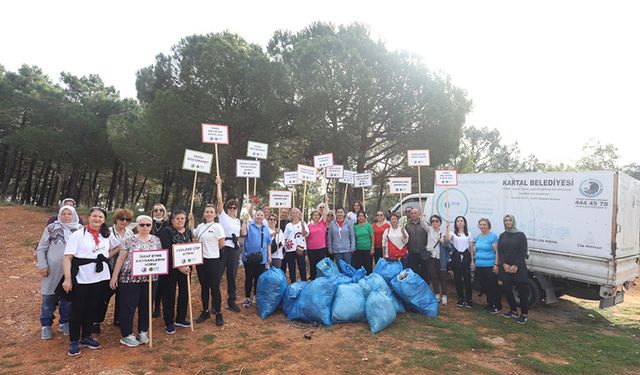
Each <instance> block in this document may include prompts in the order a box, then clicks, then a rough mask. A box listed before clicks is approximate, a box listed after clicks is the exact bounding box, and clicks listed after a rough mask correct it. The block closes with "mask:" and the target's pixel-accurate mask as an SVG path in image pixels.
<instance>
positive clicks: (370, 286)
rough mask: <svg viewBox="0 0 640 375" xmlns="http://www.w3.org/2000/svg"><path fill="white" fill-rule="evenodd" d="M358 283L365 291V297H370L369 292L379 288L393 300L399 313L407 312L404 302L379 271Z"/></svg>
mask: <svg viewBox="0 0 640 375" xmlns="http://www.w3.org/2000/svg"><path fill="white" fill-rule="evenodd" d="M358 285H360V287H361V288H362V290H363V291H364V295H365V297H368V296H369V294H370V293H371V292H372V291H374V290H379V291H381V292H382V293H384V294H386V295H387V297H389V299H391V302H392V303H393V307H394V308H395V309H396V312H397V313H403V312H405V311H406V310H405V308H404V306H403V305H402V302H400V301H399V300H398V297H396V295H395V294H394V293H393V291H392V290H391V288H389V285H387V283H386V282H385V281H384V279H383V278H382V276H380V275H379V274H377V273H372V274H371V275H368V276H365V277H364V278H362V279H361V280H360V281H358Z"/></svg>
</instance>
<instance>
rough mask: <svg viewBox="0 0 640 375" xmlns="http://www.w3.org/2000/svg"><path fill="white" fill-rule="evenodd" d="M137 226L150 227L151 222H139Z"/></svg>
mask: <svg viewBox="0 0 640 375" xmlns="http://www.w3.org/2000/svg"><path fill="white" fill-rule="evenodd" d="M138 226H139V227H143V228H144V227H150V226H151V223H149V224H142V223H141V224H138Z"/></svg>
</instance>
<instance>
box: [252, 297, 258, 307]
mask: <svg viewBox="0 0 640 375" xmlns="http://www.w3.org/2000/svg"><path fill="white" fill-rule="evenodd" d="M251 303H253V304H254V305H255V304H256V303H257V300H256V296H253V301H251Z"/></svg>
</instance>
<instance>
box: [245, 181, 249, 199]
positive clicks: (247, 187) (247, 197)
mask: <svg viewBox="0 0 640 375" xmlns="http://www.w3.org/2000/svg"><path fill="white" fill-rule="evenodd" d="M248 200H249V177H247V201H248ZM247 203H248V202H247ZM245 204H246V203H245Z"/></svg>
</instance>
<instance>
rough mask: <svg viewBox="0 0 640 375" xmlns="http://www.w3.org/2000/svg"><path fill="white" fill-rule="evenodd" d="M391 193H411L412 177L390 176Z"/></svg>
mask: <svg viewBox="0 0 640 375" xmlns="http://www.w3.org/2000/svg"><path fill="white" fill-rule="evenodd" d="M389 192H390V193H391V194H411V177H389Z"/></svg>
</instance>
